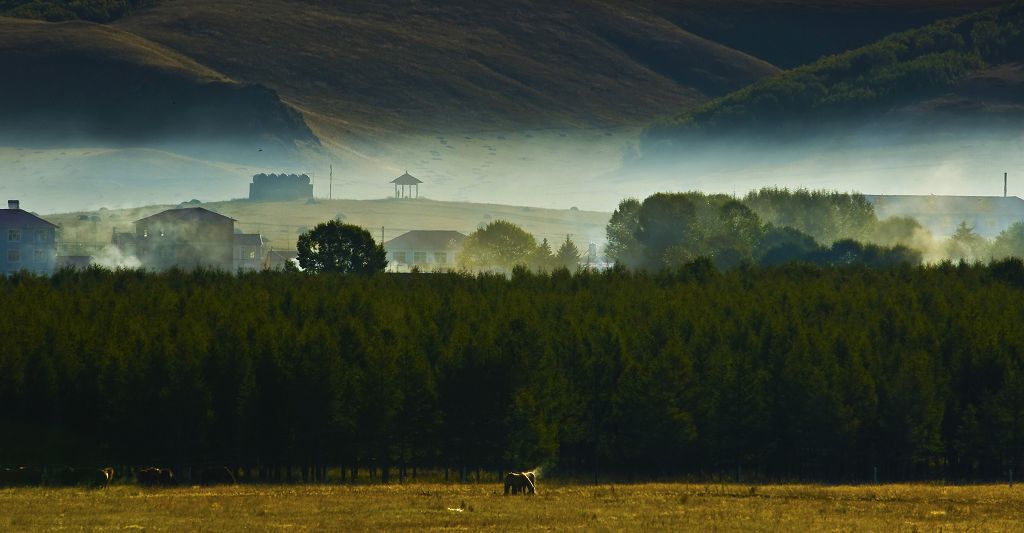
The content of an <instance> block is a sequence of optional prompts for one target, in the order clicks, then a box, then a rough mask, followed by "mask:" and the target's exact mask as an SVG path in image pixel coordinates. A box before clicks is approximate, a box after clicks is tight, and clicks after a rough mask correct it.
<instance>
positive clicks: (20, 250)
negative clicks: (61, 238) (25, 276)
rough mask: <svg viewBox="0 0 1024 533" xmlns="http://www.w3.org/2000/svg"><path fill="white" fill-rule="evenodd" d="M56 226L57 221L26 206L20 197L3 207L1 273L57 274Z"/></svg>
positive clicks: (0, 218) (0, 217)
mask: <svg viewBox="0 0 1024 533" xmlns="http://www.w3.org/2000/svg"><path fill="white" fill-rule="evenodd" d="M56 230H57V226H56V225H54V224H51V223H49V222H47V221H45V220H43V219H41V218H39V217H37V216H36V215H33V214H32V213H29V212H28V211H24V210H22V209H21V204H20V203H19V202H18V200H10V201H9V202H7V209H0V274H4V273H6V274H8V275H11V274H14V273H15V272H18V271H21V270H26V271H29V272H35V273H36V274H44V275H49V274H53V269H54V262H55V261H56V257H57V245H56Z"/></svg>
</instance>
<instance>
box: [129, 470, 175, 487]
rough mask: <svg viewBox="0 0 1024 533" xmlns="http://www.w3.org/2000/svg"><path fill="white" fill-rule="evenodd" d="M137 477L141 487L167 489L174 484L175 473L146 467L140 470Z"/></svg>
mask: <svg viewBox="0 0 1024 533" xmlns="http://www.w3.org/2000/svg"><path fill="white" fill-rule="evenodd" d="M136 477H138V479H139V485H142V486H145V487H157V486H164V487H167V486H170V485H173V484H174V472H172V471H171V469H169V468H156V467H153V466H150V467H146V468H143V469H141V470H139V472H138V474H136Z"/></svg>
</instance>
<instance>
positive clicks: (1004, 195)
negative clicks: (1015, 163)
mask: <svg viewBox="0 0 1024 533" xmlns="http://www.w3.org/2000/svg"><path fill="white" fill-rule="evenodd" d="M1003 198H1006V172H1003Z"/></svg>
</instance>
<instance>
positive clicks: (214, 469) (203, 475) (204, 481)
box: [199, 466, 235, 485]
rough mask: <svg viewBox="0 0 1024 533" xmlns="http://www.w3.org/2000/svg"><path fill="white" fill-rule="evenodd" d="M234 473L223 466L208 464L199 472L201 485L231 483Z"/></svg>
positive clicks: (232, 482)
mask: <svg viewBox="0 0 1024 533" xmlns="http://www.w3.org/2000/svg"><path fill="white" fill-rule="evenodd" d="M234 483H235V475H234V474H232V473H231V470H229V469H228V468H227V467H224V466H208V467H206V468H204V469H202V470H201V471H200V472H199V484H201V485H233V484H234Z"/></svg>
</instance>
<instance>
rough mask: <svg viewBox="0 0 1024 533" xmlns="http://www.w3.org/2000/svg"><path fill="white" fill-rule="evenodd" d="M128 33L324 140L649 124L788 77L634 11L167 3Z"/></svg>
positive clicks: (491, 0) (123, 23) (540, 5)
mask: <svg viewBox="0 0 1024 533" xmlns="http://www.w3.org/2000/svg"><path fill="white" fill-rule="evenodd" d="M115 26H116V27H118V28H120V29H123V30H125V31H129V32H132V33H134V34H136V35H139V36H141V37H144V38H146V39H149V40H151V41H154V42H158V43H161V44H163V45H165V46H168V47H170V48H173V49H175V50H177V51H179V52H181V53H183V54H185V55H188V56H189V57H192V58H194V59H196V60H197V61H199V62H201V63H203V64H205V65H208V66H210V67H213V68H215V69H217V70H218V71H219V72H223V73H225V74H227V75H229V76H231V77H232V78H235V79H241V80H248V81H253V82H256V83H260V84H265V85H267V86H268V87H271V88H273V89H274V90H276V91H278V92H279V93H280V94H281V95H282V96H283V97H284V98H285V100H286V101H288V102H289V103H291V104H293V105H295V106H296V107H297V108H299V109H300V110H302V111H303V112H304V113H305V114H306V116H307V119H308V120H309V121H310V122H311V123H312V124H314V125H315V127H316V128H318V129H319V130H320V131H322V132H324V134H338V135H344V134H346V133H348V134H351V133H362V134H368V135H373V136H376V135H382V134H385V135H386V134H399V133H404V132H410V131H414V132H415V131H420V132H422V131H429V132H434V131H441V132H453V131H462V130H466V129H479V128H486V129H490V130H494V129H505V130H511V129H518V128H530V127H552V126H557V127H563V126H570V127H571V126H622V125H624V124H632V125H636V124H639V123H641V122H642V121H644V120H646V119H649V118H650V117H652V116H656V115H657V114H658V112H659V111H658V110H660V109H662V108H663V107H662V106H664V105H666V104H670V105H675V106H682V107H687V106H690V105H693V104H695V103H697V102H701V101H703V100H705V99H706V98H707V97H708V96H710V95H716V94H722V93H723V92H727V91H729V90H731V89H736V88H739V87H742V86H744V85H746V84H748V83H750V82H752V81H755V80H757V79H759V78H761V77H763V76H765V75H768V74H772V73H774V72H776V71H777V69H776V68H775V67H773V66H772V65H770V64H768V63H767V62H764V61H762V60H759V59H757V58H755V57H753V56H751V55H749V54H746V53H742V52H738V51H736V50H733V49H731V48H728V47H725V46H722V45H720V44H718V43H715V42H713V41H709V40H707V39H704V38H702V37H699V36H697V35H694V34H692V33H689V32H687V31H685V30H684V29H682V28H679V27H678V26H675V25H673V24H671V23H670V22H668V21H666V20H665V19H663V18H661V17H659V16H657V15H656V14H654V13H652V12H650V11H648V10H646V9H643V8H641V7H637V6H634V5H633V4H629V3H611V2H608V3H606V2H602V1H599V0H582V1H579V2H571V3H568V2H537V1H533V0H511V1H507V0H506V1H498V0H479V1H474V2H446V3H435V2H406V1H399V0H382V1H354V2H316V3H313V2H306V1H301V0H265V1H261V2H257V3H253V2H247V1H242V0H224V1H219V2H205V1H202V0H179V1H175V2H160V3H157V4H156V5H154V6H152V7H149V8H147V9H144V10H141V11H139V12H138V13H136V14H134V15H132V16H130V17H127V18H125V19H123V20H120V21H118V22H117V23H115Z"/></svg>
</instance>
